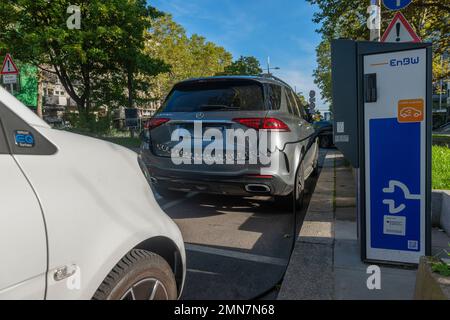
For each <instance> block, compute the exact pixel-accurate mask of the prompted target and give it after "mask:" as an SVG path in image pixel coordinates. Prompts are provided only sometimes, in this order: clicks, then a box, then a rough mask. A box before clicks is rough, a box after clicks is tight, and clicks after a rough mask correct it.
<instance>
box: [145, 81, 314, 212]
mask: <svg viewBox="0 0 450 320" xmlns="http://www.w3.org/2000/svg"><path fill="white" fill-rule="evenodd" d="M196 122H201V123H202V129H203V130H207V129H211V128H213V129H217V130H219V132H224V136H226V134H225V132H226V131H227V130H229V129H234V130H239V129H242V130H248V129H253V130H256V131H257V132H258V131H259V130H262V129H264V130H265V131H266V132H267V134H268V135H269V136H270V137H269V139H268V140H269V141H268V145H267V150H258V153H259V154H258V157H259V156H260V153H261V152H266V153H265V155H270V157H271V159H272V163H271V164H272V165H264V164H261V163H260V162H259V161H258V163H256V164H254V163H253V164H250V163H248V162H246V163H244V164H242V163H241V164H239V163H237V162H236V163H234V164H232V165H230V164H226V163H225V162H226V161H225V160H224V161H223V162H224V163H213V164H205V163H202V164H194V161H193V162H192V164H175V163H174V161H173V159H172V156H173V153H172V149H173V148H174V147H175V146H176V145H177V144H178V143H179V141H177V140H176V139H175V141H172V134H173V133H174V131H175V130H177V129H178V130H179V129H183V130H184V132H189V133H191V134H192V135H194V132H193V131H194V124H195V123H196ZM217 130H216V132H217ZM242 130H241V131H242ZM142 139H143V143H142V147H141V155H142V159H143V160H144V163H145V165H146V166H147V168H148V171H149V172H150V176H151V181H152V182H153V184H154V187H155V189H156V190H157V192H158V193H159V194H161V195H162V196H163V197H164V196H169V195H170V194H171V193H173V192H174V191H197V192H204V193H215V194H225V195H239V196H253V195H271V196H275V197H277V198H278V199H279V200H281V201H282V202H284V203H289V201H290V203H292V200H289V199H292V198H288V197H290V196H291V195H292V192H293V191H294V189H295V188H297V192H296V195H297V197H296V201H297V203H298V205H301V203H302V198H303V191H304V185H305V180H306V179H307V178H308V177H309V176H310V175H311V174H313V173H315V172H316V170H317V166H318V144H317V138H316V135H315V130H314V128H313V126H312V124H311V123H310V122H309V119H308V115H307V113H306V112H305V110H304V107H303V106H302V104H301V102H300V99H299V98H298V96H297V95H296V94H295V93H294V91H293V90H292V88H291V87H290V86H289V85H287V84H286V83H285V82H283V81H282V80H280V79H278V78H275V77H272V76H222V77H210V78H200V79H190V80H186V81H182V82H180V83H178V84H176V85H175V86H174V87H173V89H172V90H171V92H170V93H169V94H168V96H167V98H166V100H165V102H164V103H163V105H162V106H161V108H160V109H159V110H158V111H157V112H156V114H155V115H154V117H153V118H152V119H150V120H149V121H148V123H147V124H146V126H145V130H144V132H143V134H142ZM258 139H261V137H260V136H259V135H258ZM311 139H314V141H311ZM224 140H225V139H224ZM192 143H193V144H194V143H198V141H197V142H196V141H195V139H194V141H193V142H192ZM200 143H201V144H202V146H203V148H205V147H206V146H207V145H208V144H209V143H211V141H205V140H203V139H202V141H201V142H200ZM221 143H223V148H224V149H226V148H228V144H227V143H226V142H225V141H223V142H221ZM233 143H239V142H238V141H233ZM241 143H242V141H241ZM258 143H259V141H258ZM241 147H242V146H241ZM252 147H254V145H252V144H251V143H249V142H248V141H247V142H246V143H245V146H244V148H245V154H244V155H242V156H243V157H245V158H246V160H248V158H249V157H250V154H251V152H252ZM237 149H238V148H237V147H236V148H235V150H237ZM225 151H226V150H225ZM225 151H224V153H225ZM233 152H234V150H233ZM191 156H192V157H195V155H194V154H192V155H191ZM236 156H237V155H236ZM237 158H238V156H237ZM302 158H303V161H300V160H301V159H302ZM274 160H275V161H274ZM273 163H276V165H273Z"/></svg>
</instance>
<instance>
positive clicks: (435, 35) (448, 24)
mask: <svg viewBox="0 0 450 320" xmlns="http://www.w3.org/2000/svg"><path fill="white" fill-rule="evenodd" d="M308 2H310V3H311V4H314V5H317V6H318V8H319V11H318V12H317V13H316V14H315V15H314V19H313V21H314V22H315V23H317V24H320V27H319V28H318V29H317V32H319V33H320V34H322V42H321V43H320V44H319V46H318V47H317V50H316V51H317V69H316V70H315V71H314V78H315V83H316V84H317V85H318V86H319V88H320V89H321V93H322V96H323V98H324V99H325V100H326V101H328V102H331V67H330V66H331V56H330V41H331V40H332V39H337V38H347V39H354V40H368V39H369V30H368V28H367V25H366V22H367V18H368V14H367V7H368V5H369V1H354V0H340V1H336V0H308ZM402 13H403V14H404V15H405V16H406V18H407V19H408V21H409V22H410V23H411V25H412V26H413V28H414V29H415V30H416V32H417V34H418V35H419V36H420V37H421V38H422V40H423V41H427V42H433V52H434V64H433V77H434V80H439V79H443V78H448V77H449V76H450V74H449V68H448V59H447V62H444V64H443V65H442V66H441V56H442V54H443V53H444V52H446V51H447V52H448V51H449V39H450V4H449V3H448V2H446V1H442V0H415V1H413V2H412V3H411V4H410V5H409V6H408V7H407V8H405V9H403V10H402ZM394 15H395V12H394V11H387V10H385V9H384V8H383V9H382V27H381V29H382V31H384V30H386V28H387V26H388V24H389V22H390V21H391V20H392V18H393V17H394Z"/></svg>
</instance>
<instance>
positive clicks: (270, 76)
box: [260, 73, 292, 89]
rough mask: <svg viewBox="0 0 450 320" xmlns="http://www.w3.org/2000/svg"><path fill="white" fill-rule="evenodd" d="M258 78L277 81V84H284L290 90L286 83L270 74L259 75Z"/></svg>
mask: <svg viewBox="0 0 450 320" xmlns="http://www.w3.org/2000/svg"><path fill="white" fill-rule="evenodd" d="M260 77H262V78H269V79H272V80H275V81H279V82H281V83H283V84H285V85H286V86H288V87H289V88H291V86H290V85H289V84H288V83H286V82H285V81H283V80H281V79H280V78H278V77H275V76H274V75H273V74H271V73H263V74H261V75H260ZM291 89H292V88H291Z"/></svg>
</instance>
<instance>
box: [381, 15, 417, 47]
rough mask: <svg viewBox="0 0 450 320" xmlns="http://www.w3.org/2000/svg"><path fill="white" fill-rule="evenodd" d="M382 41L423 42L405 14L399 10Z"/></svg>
mask: <svg viewBox="0 0 450 320" xmlns="http://www.w3.org/2000/svg"><path fill="white" fill-rule="evenodd" d="M381 42H397V43H398V42H422V40H421V39H420V38H419V36H418V35H417V34H416V32H415V31H414V29H413V28H412V27H411V25H410V24H409V22H408V20H406V18H405V16H404V15H403V14H401V13H400V12H397V13H396V14H395V16H394V19H392V21H391V23H390V24H389V26H388V27H387V29H386V32H385V33H384V35H383V37H382V38H381Z"/></svg>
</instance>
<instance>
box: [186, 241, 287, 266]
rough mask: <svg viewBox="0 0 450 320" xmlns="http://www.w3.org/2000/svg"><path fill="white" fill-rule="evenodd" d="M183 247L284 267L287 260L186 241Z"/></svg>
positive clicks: (189, 249)
mask: <svg viewBox="0 0 450 320" xmlns="http://www.w3.org/2000/svg"><path fill="white" fill-rule="evenodd" d="M185 247H186V250H188V251H195V252H201V253H207V254H214V255H217V256H223V257H228V258H234V259H240V260H246V261H252V262H259V263H266V264H273V265H277V266H283V267H286V266H287V264H288V262H289V261H288V260H287V259H281V258H274V257H268V256H261V255H257V254H252V253H245V252H239V251H233V250H226V249H217V248H211V247H206V246H200V245H196V244H190V243H186V244H185Z"/></svg>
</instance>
